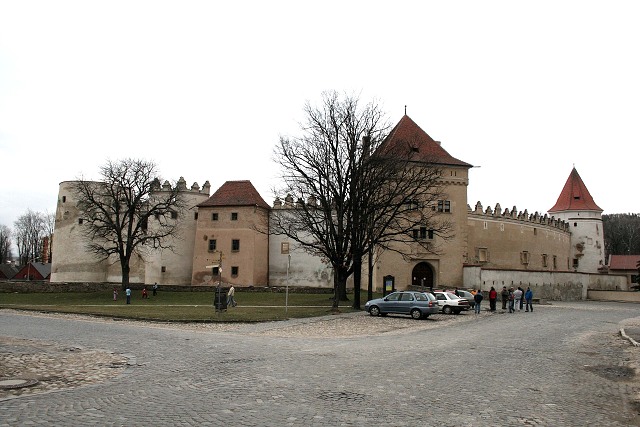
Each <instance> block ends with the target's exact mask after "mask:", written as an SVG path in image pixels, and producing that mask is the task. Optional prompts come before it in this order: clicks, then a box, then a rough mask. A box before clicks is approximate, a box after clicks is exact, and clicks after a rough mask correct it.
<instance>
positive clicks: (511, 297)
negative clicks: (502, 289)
mask: <svg viewBox="0 0 640 427" xmlns="http://www.w3.org/2000/svg"><path fill="white" fill-rule="evenodd" d="M507 298H508V299H509V313H513V312H515V311H516V309H515V308H514V303H515V295H514V294H513V288H511V289H509V296H508V297H507Z"/></svg>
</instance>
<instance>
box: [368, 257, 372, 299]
mask: <svg viewBox="0 0 640 427" xmlns="http://www.w3.org/2000/svg"><path fill="white" fill-rule="evenodd" d="M367 268H368V270H369V278H368V280H367V301H371V300H372V299H373V251H369V265H368V266H367Z"/></svg>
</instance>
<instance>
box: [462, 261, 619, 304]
mask: <svg viewBox="0 0 640 427" xmlns="http://www.w3.org/2000/svg"><path fill="white" fill-rule="evenodd" d="M463 276H464V287H465V288H473V289H478V288H482V290H483V291H485V290H486V291H488V290H489V289H491V287H492V286H493V287H495V288H496V290H497V291H498V292H500V290H501V289H502V287H503V286H506V287H507V289H508V288H511V287H514V288H517V287H518V286H520V287H522V288H523V289H525V290H526V288H527V287H531V290H532V291H533V294H534V296H535V297H536V298H540V299H544V300H549V301H579V300H584V299H587V290H589V289H594V290H596V289H597V290H628V287H627V282H626V277H624V276H620V275H607V274H590V273H576V272H569V271H527V270H498V269H487V268H481V267H477V266H466V267H464V268H463Z"/></svg>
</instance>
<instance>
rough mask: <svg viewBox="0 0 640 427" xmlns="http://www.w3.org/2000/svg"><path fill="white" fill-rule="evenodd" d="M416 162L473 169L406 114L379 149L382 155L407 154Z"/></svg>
mask: <svg viewBox="0 0 640 427" xmlns="http://www.w3.org/2000/svg"><path fill="white" fill-rule="evenodd" d="M409 148H410V149H411V150H410V151H409V152H410V153H411V154H410V156H411V159H410V160H413V161H416V162H426V163H436V164H442V165H456V166H466V167H469V168H470V167H472V165H470V164H469V163H465V162H463V161H462V160H458V159H456V158H455V157H453V156H451V155H450V154H449V153H447V151H446V150H445V149H444V148H442V147H441V146H440V143H438V142H436V141H434V140H433V138H431V137H430V136H429V135H428V134H427V133H426V132H425V131H423V130H422V129H421V128H420V126H418V125H417V124H416V122H414V121H413V120H411V118H410V117H409V116H407V115H406V114H405V115H404V116H403V117H402V118H401V119H400V121H399V122H398V124H397V125H396V126H395V127H394V128H393V129H392V130H391V132H390V133H389V135H388V136H387V137H386V138H385V140H384V141H383V142H382V144H381V145H380V148H379V152H381V153H406V152H407V151H408V150H409Z"/></svg>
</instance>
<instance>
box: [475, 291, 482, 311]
mask: <svg viewBox="0 0 640 427" xmlns="http://www.w3.org/2000/svg"><path fill="white" fill-rule="evenodd" d="M483 298H484V297H483V295H482V291H481V290H480V289H478V292H476V294H475V295H474V296H473V300H474V301H475V302H476V305H475V307H474V308H475V310H476V314H480V303H481V302H482V299H483Z"/></svg>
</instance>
